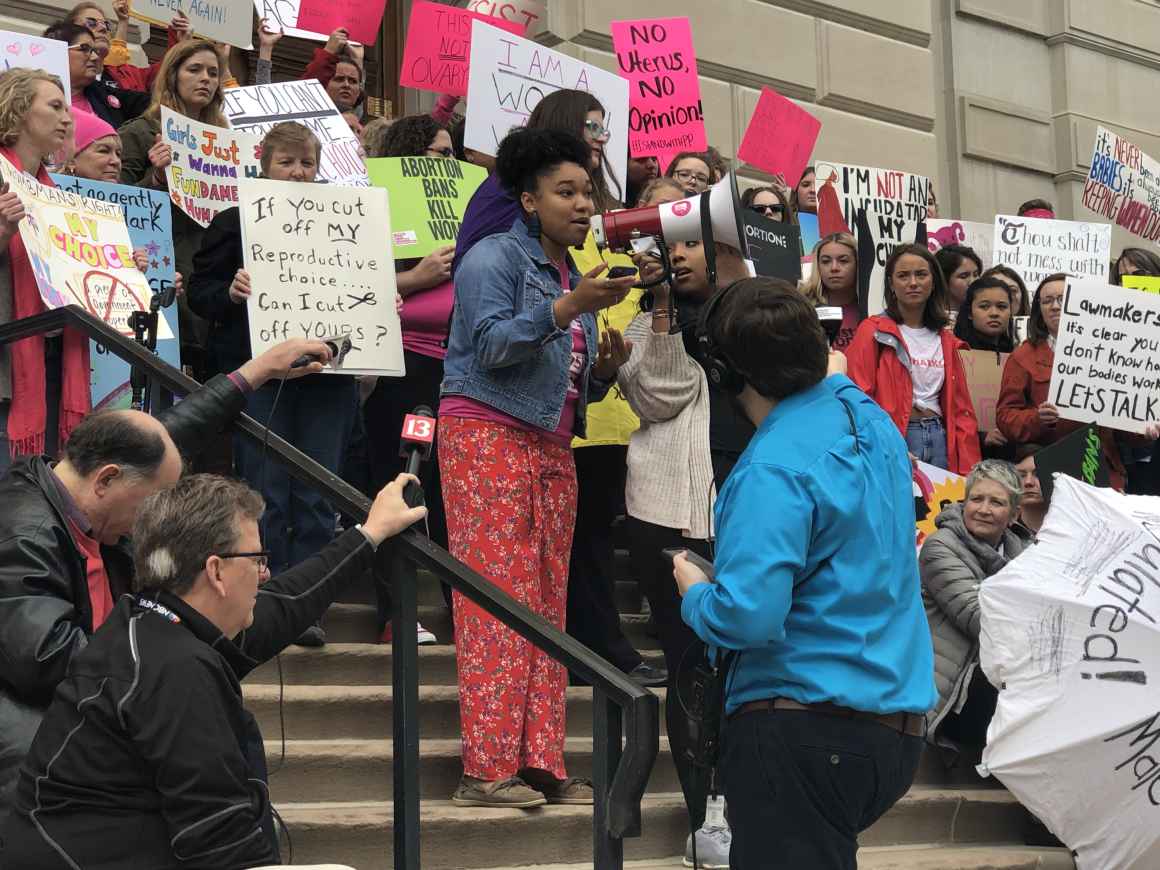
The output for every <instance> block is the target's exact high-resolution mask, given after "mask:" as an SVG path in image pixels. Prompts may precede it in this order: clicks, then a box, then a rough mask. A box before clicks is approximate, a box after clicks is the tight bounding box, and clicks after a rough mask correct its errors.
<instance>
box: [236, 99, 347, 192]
mask: <svg viewBox="0 0 1160 870" xmlns="http://www.w3.org/2000/svg"><path fill="white" fill-rule="evenodd" d="M222 96H223V102H222V111H223V112H225V115H226V117H227V118H229V121H230V128H231V129H233V130H237V131H239V132H241V133H249V134H250V135H252V136H254V137H255V138H257V139H258V140H259V141H260V140H261V139H262V137H263V136H265V135H266V133H267V132H269V130H270V128H271V127H273V126H274V125H275V124H280V123H281V122H283V121H286V120H293V121H296V122H298V123H299V124H303V125H305V126H307V127H309V128H310V130H311V131H313V133H314V135H315V136H317V137H318V141H319V142H321V143H322V154H321V156H320V157H319V160H318V177H319V178H321V179H324V180H326V181H332V182H334V183H335V184H352V185H356V186H361V187H368V186H369V185H370V179H368V178H367V171H366V166H364V165H363V149H362V144H361V143H360V142H359V140H358V137H357V136H356V135H355V134H354V133H353V132H351V129H350V127H349V125H348V124H347V123H346V121H345V120H343V117H342V113H341V112H339V111H338V108H337V107H336V106H335V105H334V101H333V100H331V99H330V95H329V94H328V93H327V92H326V88H324V87H323V86H322V85H321V84H320V83H319V82H318V81H316V80H315V79H307V80H305V81H289V82H277V83H274V84H269V85H252V86H250V87H248V88H229V89H227V90H225V91H223V92H222Z"/></svg>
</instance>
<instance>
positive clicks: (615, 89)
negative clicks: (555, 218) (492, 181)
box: [463, 10, 628, 197]
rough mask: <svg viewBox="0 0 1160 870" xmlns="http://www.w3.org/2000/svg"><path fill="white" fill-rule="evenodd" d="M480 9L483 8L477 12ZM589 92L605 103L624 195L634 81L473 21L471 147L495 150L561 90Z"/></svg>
mask: <svg viewBox="0 0 1160 870" xmlns="http://www.w3.org/2000/svg"><path fill="white" fill-rule="evenodd" d="M475 11H478V10H475ZM564 89H572V90H578V91H587V92H588V93H590V94H592V95H593V96H594V97H596V99H598V100H599V101H600V103H601V105H602V106H604V126H605V127H606V128H608V130H609V138H608V142H607V144H606V146H605V154H606V157H607V159H608V163H609V165H610V166H611V167H612V174H613V176H614V177H615V179H616V184H613V183H612V181H611V179H610V180H609V187H610V188H611V189H613V191H615V190H616V187H617V185H619V189H620V192H621V196H622V197H623V194H624V190H625V173H626V170H627V168H628V80H627V79H623V78H621V77H620V76H618V75H614V74H613V73H610V72H606V71H605V70H602V69H600V68H599V67H596V66H593V65H592V64H588V63H582V62H581V61H578V60H576V58H574V57H569V56H568V55H566V54H561V53H560V52H558V51H552V49H550V48H545V47H544V46H542V45H540V44H539V43H536V42H532V41H531V40H530V39H524V38H522V37H519V36H516V35H514V34H511V33H508V32H507V31H506V30H500V29H499V28H497V27H492V26H491V25H489V24H487V23H486V22H483V21H478V20H476V21H473V22H472V23H471V69H470V71H469V73H468V78H467V126H466V129H465V131H464V139H463V144H464V146H465V147H467V148H472V149H474V150H476V151H482V152H483V153H484V154H495V153H496V151H497V150H498V148H499V143H500V140H501V139H503V137H504V136H506V135H507V134H508V131H510V130H511V129H512V128H513V127H522V126H523V125H524V124H525V123H526V122H527V120H528V116H529V115H530V114H531V113H532V110H533V109H535V108H536V106H537V105H538V104H539V102H540V100H542V99H543V98H544V97H546V96H547V95H548V94H551V93H554V92H555V91H559V90H564Z"/></svg>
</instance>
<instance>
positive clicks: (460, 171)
mask: <svg viewBox="0 0 1160 870" xmlns="http://www.w3.org/2000/svg"><path fill="white" fill-rule="evenodd" d="M366 164H367V175H368V176H369V177H370V180H371V185H372V186H374V187H385V188H386V189H387V193H388V199H389V200H390V207H391V243H392V244H393V246H394V256H395V259H396V260H405V259H409V258H411V257H426V256H427V255H428V254H430V253H431V252H432V251H434V250H436V249H438V248H442V247H445V246H446V245H454V244H455V239H456V238H457V237H458V236H459V225H460V223H461V222H462V221H463V212H464V211H465V210H466V209H467V203H468V201H469V200H470V199H471V195H472V194H473V193H475V191H476V188H478V187H479V186H480V185H481V184H483V182H484V179H486V178H487V170H486V169H481V168H480V167H478V166H475V165H474V164H471V163H462V162H460V161H458V160H448V159H447V158H446V157H375V158H372V159H370V160H368V161H367V162H366Z"/></svg>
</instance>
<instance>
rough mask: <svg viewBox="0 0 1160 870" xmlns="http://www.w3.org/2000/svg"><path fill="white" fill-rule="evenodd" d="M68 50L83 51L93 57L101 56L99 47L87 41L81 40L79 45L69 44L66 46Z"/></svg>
mask: <svg viewBox="0 0 1160 870" xmlns="http://www.w3.org/2000/svg"><path fill="white" fill-rule="evenodd" d="M68 50H69V51H76V52H83V53H85V54H91V55H93V56H94V57H100V56H101V50H100V49H99V48H97V47H96V46H95V45H93V44H92V43H91V42H90V43H87V44H86V43H83V42H82V43H81V44H80V45H70V46H69V47H68Z"/></svg>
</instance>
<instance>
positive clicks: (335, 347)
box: [290, 332, 354, 369]
mask: <svg viewBox="0 0 1160 870" xmlns="http://www.w3.org/2000/svg"><path fill="white" fill-rule="evenodd" d="M320 340H321V341H322V343H323V344H325V345H326V346H327V347H328V348H330V367H331V368H334V369H340V368H342V361H343V360H344V359H346V355H347V354H348V353H350V352H351V349H352V348H353V347H354V345H352V344H351V343H350V333H349V332H343V333H339V334H337V335H328V336H327V337H326V338H323V339H320ZM317 361H318V358H317V357H315V356H311V355H310V354H308V353H304V354H302V356H300V357H298V359H296V360H294V362H292V363H290V368H292V369H300V368H302V367H303V366H308V365H310V364H311V363H312V362H317Z"/></svg>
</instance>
